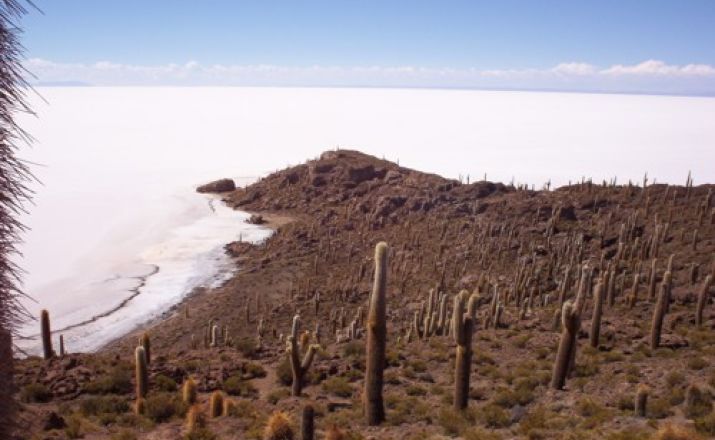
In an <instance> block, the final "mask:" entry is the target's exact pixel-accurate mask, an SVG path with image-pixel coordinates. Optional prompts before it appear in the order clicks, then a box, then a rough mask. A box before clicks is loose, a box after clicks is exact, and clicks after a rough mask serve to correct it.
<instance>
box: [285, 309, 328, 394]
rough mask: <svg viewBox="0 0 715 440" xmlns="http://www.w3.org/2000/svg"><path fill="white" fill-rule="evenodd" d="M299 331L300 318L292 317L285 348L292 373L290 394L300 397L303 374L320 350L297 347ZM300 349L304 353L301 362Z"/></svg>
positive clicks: (316, 346) (316, 347)
mask: <svg viewBox="0 0 715 440" xmlns="http://www.w3.org/2000/svg"><path fill="white" fill-rule="evenodd" d="M299 330H300V316H298V315H295V316H294V317H293V328H292V331H291V335H290V336H288V343H287V346H286V354H287V355H288V360H289V362H290V368H291V372H292V373H293V385H292V387H291V393H292V394H293V395H294V396H300V392H301V391H302V390H303V380H304V377H305V373H306V372H307V371H308V369H309V368H310V365H311V364H312V363H313V359H314V358H315V353H316V351H317V350H318V348H320V346H319V345H315V344H313V345H310V346H308V347H307V349H306V348H305V346H303V347H300V346H299V345H298V337H299V336H298V334H299ZM306 345H307V344H306ZM301 348H302V349H303V351H305V355H304V356H303V360H302V361H301V360H300V353H301Z"/></svg>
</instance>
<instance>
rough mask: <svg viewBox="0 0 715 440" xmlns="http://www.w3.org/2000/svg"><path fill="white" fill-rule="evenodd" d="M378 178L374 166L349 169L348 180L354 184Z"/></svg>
mask: <svg viewBox="0 0 715 440" xmlns="http://www.w3.org/2000/svg"><path fill="white" fill-rule="evenodd" d="M376 177H377V173H376V172H375V167H374V166H372V165H366V166H364V167H350V168H348V180H350V181H351V182H354V183H362V182H365V181H367V180H372V179H374V178H376Z"/></svg>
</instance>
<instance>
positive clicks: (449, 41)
mask: <svg viewBox="0 0 715 440" xmlns="http://www.w3.org/2000/svg"><path fill="white" fill-rule="evenodd" d="M35 2H36V3H37V5H38V6H39V7H40V8H41V9H42V11H43V13H44V14H39V13H37V12H32V13H31V14H30V15H29V16H28V17H26V18H25V19H24V20H23V23H22V24H23V26H24V28H25V31H26V35H25V38H24V43H25V46H26V47H27V56H28V58H29V59H30V62H29V63H28V67H29V68H30V70H32V71H33V72H35V73H36V74H37V75H38V81H40V82H42V81H47V82H62V81H78V82H86V83H92V84H206V85H212V84H273V85H374V86H437V87H470V86H473V87H498V88H547V89H548V88H553V89H584V90H591V89H594V90H609V91H654V92H663V93H691V94H693V93H694V94H699V93H702V94H713V93H715V78H714V77H715V68H714V67H713V66H715V1H713V0H620V1H615V0H599V1H582V0H579V1H573V0H572V1H565V0H538V1H536V0H493V1H476V0H473V1H456V0H451V1H450V0H444V1H419V0H412V1H402V0H400V1H387V0H383V1H372V0H362V1H357V0H356V1H340V0H333V1H327V0H319V1H318V0H315V1H311V0H306V1H299V0H293V1H272V0H262V1H238V0H235V1H227V0H206V1H196V0H193V1H187V0H150V1H148V0H141V1H140V0H125V1H97V0H62V1H59V0H36V1H35ZM616 76H617V77H618V78H615V77H616ZM636 76H637V77H641V78H636Z"/></svg>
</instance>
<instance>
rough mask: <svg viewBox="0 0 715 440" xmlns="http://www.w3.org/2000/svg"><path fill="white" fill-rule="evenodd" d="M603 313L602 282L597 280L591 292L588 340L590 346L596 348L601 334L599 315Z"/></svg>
mask: <svg viewBox="0 0 715 440" xmlns="http://www.w3.org/2000/svg"><path fill="white" fill-rule="evenodd" d="M602 313H603V284H602V282H601V281H599V282H598V283H597V284H596V288H595V289H594V293H593V317H592V318H591V333H590V334H589V342H590V343H591V347H593V348H598V341H599V337H600V335H601V315H602Z"/></svg>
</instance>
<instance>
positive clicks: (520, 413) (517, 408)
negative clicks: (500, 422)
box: [510, 405, 526, 423]
mask: <svg viewBox="0 0 715 440" xmlns="http://www.w3.org/2000/svg"><path fill="white" fill-rule="evenodd" d="M525 415H526V408H524V407H523V406H521V405H514V406H513V407H512V408H511V414H510V419H511V423H518V422H519V421H520V420H521V419H522V418H524V416H525Z"/></svg>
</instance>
